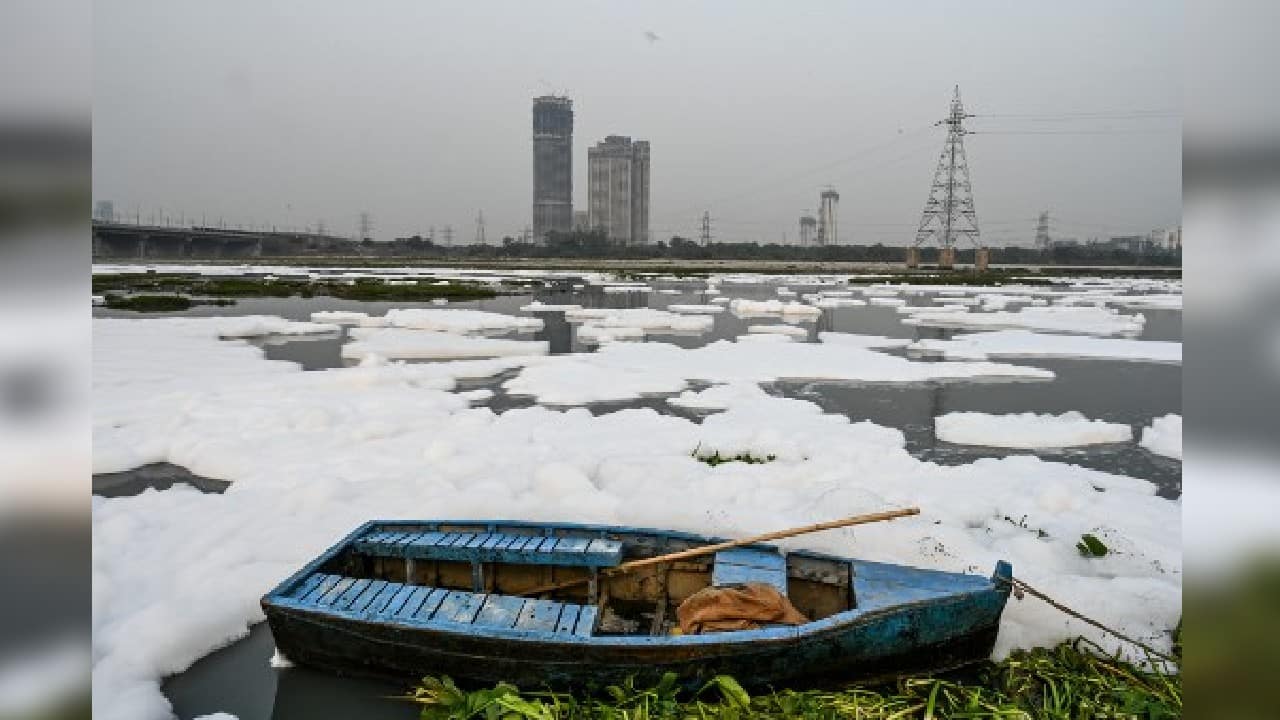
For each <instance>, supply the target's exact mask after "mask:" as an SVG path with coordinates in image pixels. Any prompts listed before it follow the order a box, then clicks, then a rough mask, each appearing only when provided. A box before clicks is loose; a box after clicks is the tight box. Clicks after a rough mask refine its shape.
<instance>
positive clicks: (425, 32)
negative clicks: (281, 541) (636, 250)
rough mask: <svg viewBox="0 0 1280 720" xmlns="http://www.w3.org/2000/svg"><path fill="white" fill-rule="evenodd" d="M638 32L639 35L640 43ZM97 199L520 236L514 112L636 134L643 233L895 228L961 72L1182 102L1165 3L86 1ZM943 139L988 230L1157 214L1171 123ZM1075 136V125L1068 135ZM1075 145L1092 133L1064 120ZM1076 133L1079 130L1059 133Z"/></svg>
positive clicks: (915, 195) (582, 150)
mask: <svg viewBox="0 0 1280 720" xmlns="http://www.w3.org/2000/svg"><path fill="white" fill-rule="evenodd" d="M648 33H653V34H656V35H657V36H658V39H657V40H654V39H652V38H651V37H649V36H648ZM94 34H95V47H94V73H95V79H94V105H93V113H94V123H93V124H94V165H93V177H94V196H95V198H96V199H111V200H113V201H114V202H115V204H116V209H117V211H119V212H128V213H132V212H133V210H134V208H135V207H137V208H140V209H141V212H142V215H143V219H144V220H146V218H147V216H148V215H149V214H150V213H151V212H153V211H154V210H155V209H156V208H163V209H164V212H165V213H167V214H172V215H175V216H176V215H178V214H179V213H184V214H185V215H186V216H187V218H188V219H190V218H192V217H196V218H197V219H198V218H199V217H200V216H201V215H204V216H205V217H206V219H207V220H208V221H209V222H213V221H214V220H215V219H216V218H218V217H222V218H225V219H226V221H227V222H230V223H250V222H252V223H257V224H262V223H264V222H267V223H276V224H279V225H286V224H288V225H294V226H303V225H307V224H314V223H315V222H316V221H317V220H319V219H323V220H324V221H325V222H326V224H327V226H328V228H329V229H330V230H331V231H334V232H338V233H344V234H345V233H352V232H354V230H355V227H356V221H357V215H358V213H359V212H360V211H361V210H368V211H369V212H371V213H372V214H373V216H374V220H375V223H376V233H375V234H376V236H377V237H378V238H379V239H390V238H392V237H395V236H403V235H409V234H413V233H414V232H425V231H426V229H427V228H428V226H432V225H434V226H435V227H436V228H437V230H439V229H440V228H442V227H443V226H445V225H453V226H454V228H455V238H456V239H457V240H463V241H470V240H471V238H472V236H473V234H474V229H475V217H476V213H477V212H478V211H480V210H483V211H484V215H485V218H486V221H487V223H486V227H487V235H488V238H489V240H490V242H493V241H495V239H500V238H501V237H502V236H503V235H508V234H510V235H515V234H517V233H518V232H519V230H520V229H521V228H523V227H524V226H525V225H526V224H528V223H529V222H530V213H531V202H532V200H531V195H532V186H531V185H532V159H531V155H532V150H531V138H530V135H531V130H530V118H531V99H532V98H533V97H534V96H535V95H539V94H544V93H546V92H548V91H550V90H552V89H554V90H557V91H561V92H566V93H567V94H568V95H570V96H571V97H572V98H573V101H574V110H575V115H576V117H575V128H574V165H575V176H574V195H575V198H574V204H575V208H580V209H585V206H586V199H587V198H586V190H587V188H586V158H587V152H586V150H587V147H588V146H590V145H591V144H593V143H595V142H596V141H597V140H599V139H601V138H602V137H604V136H605V135H608V134H622V135H631V136H633V137H636V138H641V139H647V140H649V141H651V142H652V146H653V149H652V153H653V161H652V162H653V165H652V208H653V209H652V220H651V225H652V227H653V230H654V236H655V239H665V238H667V237H669V236H670V235H671V234H673V233H679V234H683V235H686V236H696V234H697V228H698V222H699V218H700V217H701V214H702V211H703V210H704V209H708V210H709V211H710V212H711V214H712V217H713V218H714V221H713V226H714V227H713V230H714V233H715V235H716V237H717V239H725V240H761V241H777V240H780V239H781V238H782V235H783V233H786V236H787V239H788V240H789V241H791V242H794V241H795V239H796V235H797V229H796V225H797V218H798V216H799V214H800V213H801V211H802V210H804V209H806V208H813V207H814V206H815V205H816V204H817V196H818V193H819V192H820V190H821V188H822V186H824V185H826V184H831V185H833V186H835V188H836V189H837V190H838V191H839V192H840V195H841V205H840V218H839V219H840V240H841V242H842V243H870V242H876V241H881V242H885V243H892V244H902V243H904V242H907V241H908V240H910V239H911V238H912V237H913V233H914V229H915V224H916V222H917V221H918V219H919V213H920V210H921V206H922V204H923V202H924V200H925V196H926V194H927V191H928V186H929V183H930V180H931V179H932V174H933V169H934V165H935V163H936V160H937V154H938V152H939V151H940V150H941V147H942V141H943V131H942V130H941V129H940V128H933V127H929V125H930V124H931V123H932V122H933V121H935V120H937V119H939V118H941V117H942V116H943V115H945V114H946V111H947V104H948V102H949V100H950V97H951V90H952V86H953V85H955V84H959V85H960V87H961V91H962V93H963V96H964V100H965V103H966V105H967V108H968V110H969V111H970V112H973V113H977V114H1005V115H1019V114H1023V115H1040V114H1045V115H1055V116H1060V115H1063V114H1068V113H1110V114H1114V113H1124V112H1128V111H1140V110H1166V111H1177V110H1178V109H1179V108H1180V107H1181V101H1182V88H1181V73H1182V66H1181V61H1180V54H1181V50H1182V44H1183V42H1184V40H1185V38H1184V35H1183V28H1182V7H1181V3H1177V2H1170V1H1169V0H1155V1H1153V2H1113V1H1102V2H1072V3H1050V2H966V3H955V2H907V3H900V2H812V1H806V2H795V1H793V2H781V1H779V2H745V1H739V2H731V1H727V0H726V1H724V2H709V1H708V2H696V1H685V2H656V1H652V0H650V1H648V2H643V3H640V2H628V3H623V2H586V1H585V0H584V1H582V2H557V1H556V0H539V1H538V2H519V1H512V2H497V1H494V0H475V1H473V2H448V3H446V2H430V1H428V0H402V1H395V2H393V1H391V0H386V1H378V0H370V1H369V2H321V1H320V0H299V1H297V2H268V1H266V0H217V1H216V2H211V1H209V0H201V1H199V2H194V1H192V2H187V1H183V0H152V1H149V2H144V1H141V0H138V1H133V0H103V1H101V2H98V3H96V4H95V7H94ZM971 129H974V130H984V129H988V130H998V129H1004V130H1017V131H1019V132H1020V133H1027V134H991V135H982V134H977V135H973V136H970V137H969V138H967V140H966V146H967V148H968V154H969V161H970V166H971V170H972V176H973V184H974V192H975V198H976V204H977V210H978V217H979V222H980V224H981V225H982V227H983V230H984V234H985V236H986V238H987V240H988V242H990V243H992V244H994V245H1000V244H1003V243H1004V242H1005V241H1007V240H1013V239H1029V238H1030V236H1031V234H1032V232H1033V229H1034V224H1035V222H1034V217H1035V215H1036V214H1037V213H1038V212H1039V211H1040V210H1042V209H1048V210H1050V211H1051V212H1052V213H1053V215H1054V216H1055V218H1056V219H1057V221H1056V225H1055V229H1056V231H1057V232H1058V233H1059V234H1060V235H1075V236H1079V237H1087V236H1089V235H1092V234H1099V235H1103V234H1106V233H1108V232H1112V233H1118V232H1122V231H1145V230H1147V229H1150V228H1153V227H1159V226H1168V225H1172V224H1176V223H1178V222H1179V221H1180V214H1181V180H1182V179H1181V138H1180V134H1179V132H1178V130H1179V121H1178V119H1177V118H1171V117H1163V118H1146V119H1140V120H1129V119H1118V118H1108V119H1106V120H1090V121H1083V120H1081V119H1080V118H1074V119H1072V120H1066V121H1049V120H1044V119H1035V120H1032V119H1019V118H1006V119H996V118H985V119H975V120H973V121H972V122H971ZM1065 131H1072V133H1073V134H1065ZM1085 131H1087V134H1086V132H1085ZM1076 133H1078V134H1076Z"/></svg>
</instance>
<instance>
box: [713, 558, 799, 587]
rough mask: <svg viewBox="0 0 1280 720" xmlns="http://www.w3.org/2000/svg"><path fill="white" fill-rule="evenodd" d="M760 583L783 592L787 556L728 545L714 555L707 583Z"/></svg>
mask: <svg viewBox="0 0 1280 720" xmlns="http://www.w3.org/2000/svg"><path fill="white" fill-rule="evenodd" d="M747 583H764V584H765V585H772V586H774V587H775V588H777V589H778V591H779V592H781V593H782V594H783V595H786V594H787V559H786V558H785V557H783V556H782V555H780V554H779V553H778V552H777V551H776V550H757V549H754V548H731V549H729V550H721V551H720V552H718V553H716V554H715V564H714V565H713V566H712V575H711V584H712V585H714V586H716V587H725V586H728V585H745V584H747Z"/></svg>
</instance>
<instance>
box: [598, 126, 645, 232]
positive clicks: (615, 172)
mask: <svg viewBox="0 0 1280 720" xmlns="http://www.w3.org/2000/svg"><path fill="white" fill-rule="evenodd" d="M587 166H588V168H589V182H588V189H589V190H590V202H589V203H588V208H589V212H590V217H589V222H590V225H591V228H592V229H593V230H594V229H601V230H604V232H605V235H606V236H607V237H608V238H609V239H610V240H612V241H613V242H616V243H620V244H623V245H633V244H640V243H647V242H648V241H649V143H648V142H647V141H644V140H637V141H635V142H632V141H631V138H629V137H625V136H622V135H610V136H608V137H606V138H605V139H604V140H602V141H601V142H599V143H596V146H595V147H593V148H590V149H589V150H587Z"/></svg>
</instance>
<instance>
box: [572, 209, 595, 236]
mask: <svg viewBox="0 0 1280 720" xmlns="http://www.w3.org/2000/svg"><path fill="white" fill-rule="evenodd" d="M590 229H591V216H590V215H589V214H588V213H587V211H586V210H574V211H573V231H574V232H586V231H588V230H590Z"/></svg>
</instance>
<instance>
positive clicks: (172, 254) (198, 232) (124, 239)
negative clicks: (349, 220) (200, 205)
mask: <svg viewBox="0 0 1280 720" xmlns="http://www.w3.org/2000/svg"><path fill="white" fill-rule="evenodd" d="M358 247H359V246H358V244H357V243H355V242H353V241H351V240H348V239H346V238H338V237H332V236H329V235H315V234H311V233H293V232H268V231H250V230H228V229H226V228H216V227H200V226H193V227H172V226H162V225H131V224H125V223H115V222H104V221H99V220H95V221H94V222H93V257H94V259H95V260H96V259H103V260H106V259H138V260H145V259H164V260H174V259H185V258H192V259H222V258H256V257H262V256H264V255H272V256H285V255H314V254H321V253H335V254H359V250H358V249H357V248H358Z"/></svg>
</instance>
